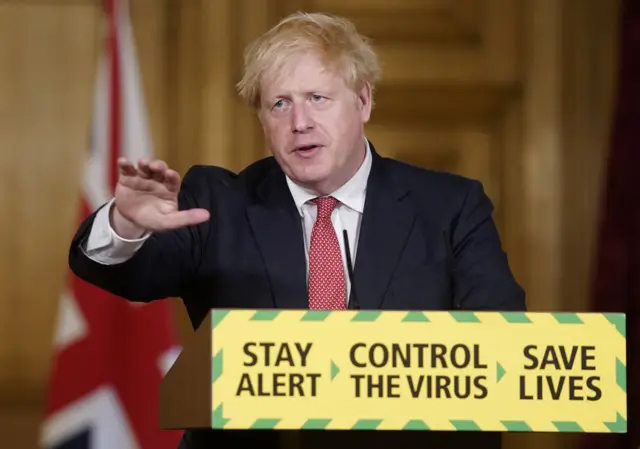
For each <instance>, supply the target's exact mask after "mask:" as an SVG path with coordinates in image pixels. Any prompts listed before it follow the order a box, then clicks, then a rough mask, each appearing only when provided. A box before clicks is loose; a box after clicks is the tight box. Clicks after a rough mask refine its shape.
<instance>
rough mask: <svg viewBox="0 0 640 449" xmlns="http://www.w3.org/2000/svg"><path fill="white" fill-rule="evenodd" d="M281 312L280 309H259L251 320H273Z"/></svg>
mask: <svg viewBox="0 0 640 449" xmlns="http://www.w3.org/2000/svg"><path fill="white" fill-rule="evenodd" d="M279 314H280V311H279V310H257V311H256V313H254V314H253V316H252V317H251V318H250V319H249V321H273V320H275V319H276V318H277V317H278V315H279Z"/></svg>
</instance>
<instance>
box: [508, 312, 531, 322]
mask: <svg viewBox="0 0 640 449" xmlns="http://www.w3.org/2000/svg"><path fill="white" fill-rule="evenodd" d="M501 315H502V318H504V319H505V321H506V322H507V323H512V324H516V323H531V320H530V319H529V316H528V315H527V314H526V313H525V312H501Z"/></svg>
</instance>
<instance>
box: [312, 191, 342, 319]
mask: <svg viewBox="0 0 640 449" xmlns="http://www.w3.org/2000/svg"><path fill="white" fill-rule="evenodd" d="M313 202H314V203H316V205H317V207H318V215H317V218H316V222H315V224H314V225H313V230H312V231H311V245H310V248H309V308H310V309H313V310H340V309H346V303H347V294H346V286H345V280H344V268H343V265H342V254H341V253H340V245H339V244H338V237H337V236H336V231H335V229H334V228H333V224H332V223H331V212H333V209H334V208H335V207H336V205H337V204H338V200H336V199H335V198H333V197H331V196H329V197H322V198H316V199H315V200H313Z"/></svg>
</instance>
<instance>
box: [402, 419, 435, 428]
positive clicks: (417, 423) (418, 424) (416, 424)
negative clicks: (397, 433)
mask: <svg viewBox="0 0 640 449" xmlns="http://www.w3.org/2000/svg"><path fill="white" fill-rule="evenodd" d="M404 430H429V426H427V424H426V423H425V422H424V421H423V420H421V419H412V420H411V421H409V422H407V424H405V426H404Z"/></svg>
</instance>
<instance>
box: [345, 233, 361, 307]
mask: <svg viewBox="0 0 640 449" xmlns="http://www.w3.org/2000/svg"><path fill="white" fill-rule="evenodd" d="M342 236H343V237H344V253H345V255H346V256H347V273H348V274H349V282H351V296H350V298H351V300H350V301H349V307H347V308H348V309H353V310H360V302H359V301H358V295H356V283H355V278H354V276H353V264H352V263H351V250H350V249H349V236H348V235H347V231H346V229H345V230H343V231H342Z"/></svg>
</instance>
